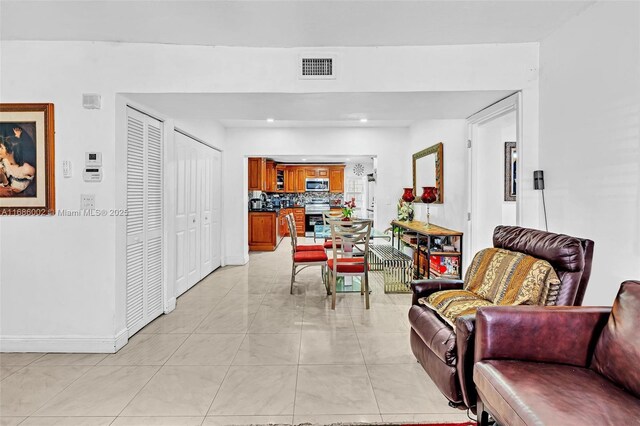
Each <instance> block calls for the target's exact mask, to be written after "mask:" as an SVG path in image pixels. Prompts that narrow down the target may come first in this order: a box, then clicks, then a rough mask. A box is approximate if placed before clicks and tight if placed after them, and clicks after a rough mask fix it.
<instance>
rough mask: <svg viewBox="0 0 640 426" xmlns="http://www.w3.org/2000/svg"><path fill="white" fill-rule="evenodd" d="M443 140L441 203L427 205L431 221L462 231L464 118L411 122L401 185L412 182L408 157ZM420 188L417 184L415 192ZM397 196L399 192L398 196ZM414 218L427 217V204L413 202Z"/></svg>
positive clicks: (464, 153)
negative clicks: (442, 195)
mask: <svg viewBox="0 0 640 426" xmlns="http://www.w3.org/2000/svg"><path fill="white" fill-rule="evenodd" d="M438 142H442V144H443V149H442V150H443V157H444V165H443V166H444V203H443V204H432V205H431V206H430V207H429V211H430V213H431V216H430V217H431V222H432V223H435V224H437V225H440V226H444V227H445V228H449V229H454V230H456V231H462V232H465V229H466V225H467V222H466V216H467V196H468V195H467V175H466V170H467V160H466V155H467V122H466V120H425V121H421V122H418V123H416V124H414V125H413V126H411V130H410V142H409V152H408V155H406V156H405V159H404V162H403V168H404V174H403V184H402V186H403V187H408V186H412V185H413V179H412V174H411V173H412V172H411V167H412V165H411V161H412V155H413V154H414V153H416V152H418V151H422V150H423V149H425V148H428V147H430V146H431V145H435V144H436V143H438ZM421 190H422V188H417V191H418V194H415V195H417V196H419V195H420V193H419V192H420V191H421ZM397 198H400V194H398V197H397ZM414 206H415V210H414V211H415V219H416V220H422V221H426V220H427V208H426V205H424V204H422V203H415V204H414Z"/></svg>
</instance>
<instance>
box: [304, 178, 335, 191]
mask: <svg viewBox="0 0 640 426" xmlns="http://www.w3.org/2000/svg"><path fill="white" fill-rule="evenodd" d="M305 191H307V192H329V179H328V178H307V179H306V180H305Z"/></svg>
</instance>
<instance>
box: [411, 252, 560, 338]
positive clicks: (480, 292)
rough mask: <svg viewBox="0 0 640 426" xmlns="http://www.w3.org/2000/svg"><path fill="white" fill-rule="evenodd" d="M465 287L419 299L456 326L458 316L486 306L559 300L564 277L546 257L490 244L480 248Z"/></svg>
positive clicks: (466, 278)
mask: <svg viewBox="0 0 640 426" xmlns="http://www.w3.org/2000/svg"><path fill="white" fill-rule="evenodd" d="M464 282H465V284H464V290H444V291H438V292H435V293H433V294H431V295H430V296H428V297H423V298H421V299H420V300H419V303H420V304H422V305H425V306H427V307H428V308H430V309H433V310H434V311H436V312H437V313H438V314H439V315H440V316H441V317H442V318H443V319H444V320H445V321H446V322H447V323H449V324H450V325H451V326H452V327H453V328H454V330H455V322H456V318H458V317H459V316H461V315H467V314H475V313H476V310H477V309H478V308H479V307H482V306H494V305H552V304H555V296H557V294H558V291H559V286H560V280H559V279H558V276H557V274H556V272H555V271H554V269H553V267H552V266H551V265H550V264H549V262H547V261H546V260H540V259H536V258H535V257H531V256H528V255H526V254H523V253H516V252H512V251H509V250H503V249H497V248H488V249H484V250H481V251H479V252H478V253H477V254H476V255H475V257H474V258H473V261H472V262H471V265H470V266H469V269H468V270H467V273H466V276H465V280H464Z"/></svg>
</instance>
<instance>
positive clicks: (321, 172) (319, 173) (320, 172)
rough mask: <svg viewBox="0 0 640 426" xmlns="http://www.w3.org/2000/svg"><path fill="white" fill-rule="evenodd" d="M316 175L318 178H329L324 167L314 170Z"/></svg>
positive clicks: (327, 171)
mask: <svg viewBox="0 0 640 426" xmlns="http://www.w3.org/2000/svg"><path fill="white" fill-rule="evenodd" d="M316 173H317V176H318V177H324V178H326V177H329V169H328V168H326V167H320V168H318V169H316Z"/></svg>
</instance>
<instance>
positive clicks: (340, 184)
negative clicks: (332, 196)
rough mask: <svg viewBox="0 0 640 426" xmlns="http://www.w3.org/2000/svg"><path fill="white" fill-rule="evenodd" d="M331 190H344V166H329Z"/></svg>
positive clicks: (336, 191) (338, 191) (337, 191)
mask: <svg viewBox="0 0 640 426" xmlns="http://www.w3.org/2000/svg"><path fill="white" fill-rule="evenodd" d="M329 192H335V193H341V192H344V166H340V167H337V166H336V167H329Z"/></svg>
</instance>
